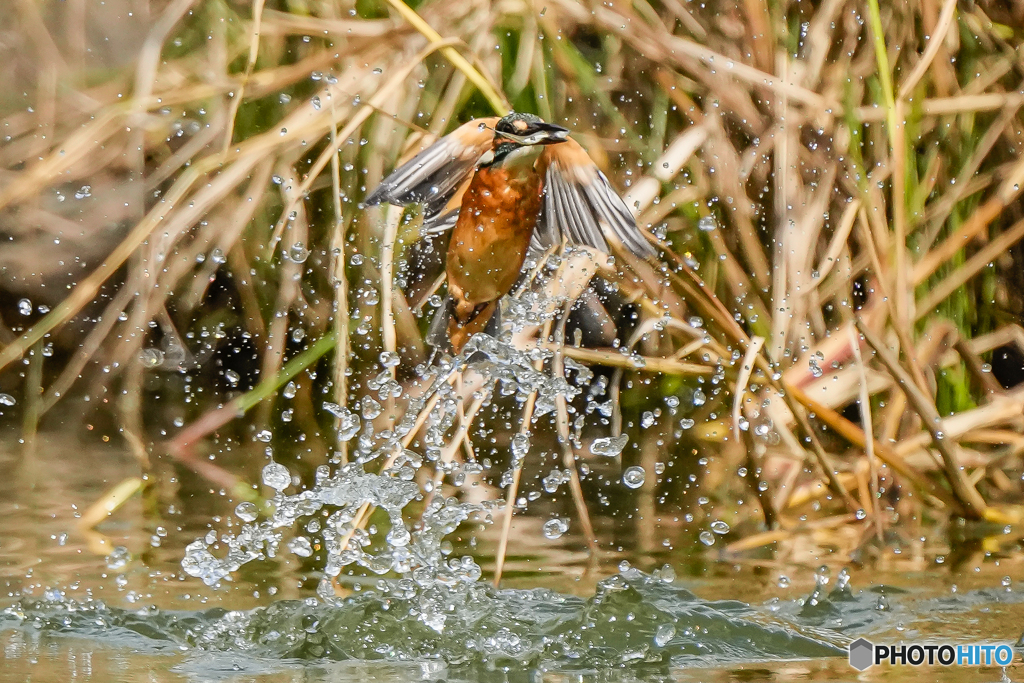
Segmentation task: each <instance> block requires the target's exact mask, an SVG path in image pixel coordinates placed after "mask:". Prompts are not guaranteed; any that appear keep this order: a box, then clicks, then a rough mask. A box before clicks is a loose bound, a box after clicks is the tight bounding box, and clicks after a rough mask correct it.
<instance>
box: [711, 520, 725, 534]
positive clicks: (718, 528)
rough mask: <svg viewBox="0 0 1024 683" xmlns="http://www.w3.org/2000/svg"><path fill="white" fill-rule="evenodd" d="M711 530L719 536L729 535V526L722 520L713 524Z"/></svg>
mask: <svg viewBox="0 0 1024 683" xmlns="http://www.w3.org/2000/svg"><path fill="white" fill-rule="evenodd" d="M711 530H712V531H714V532H715V533H716V534H718V535H719V536H722V535H725V534H727V533H729V525H728V524H726V523H725V522H723V521H722V520H720V519H717V520H715V521H714V522H711Z"/></svg>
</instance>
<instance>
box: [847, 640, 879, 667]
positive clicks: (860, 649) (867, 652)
mask: <svg viewBox="0 0 1024 683" xmlns="http://www.w3.org/2000/svg"><path fill="white" fill-rule="evenodd" d="M874 659H875V646H874V645H873V644H872V643H871V641H868V640H865V639H864V638H858V639H857V640H855V641H853V642H852V643H850V666H852V667H853V668H854V669H856V670H857V671H863V670H864V669H866V668H868V667H869V666H871V665H872V664H874V663H875V662H874Z"/></svg>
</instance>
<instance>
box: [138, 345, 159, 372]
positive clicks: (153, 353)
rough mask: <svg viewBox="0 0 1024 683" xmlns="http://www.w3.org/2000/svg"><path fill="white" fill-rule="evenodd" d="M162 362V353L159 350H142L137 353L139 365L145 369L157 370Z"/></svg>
mask: <svg viewBox="0 0 1024 683" xmlns="http://www.w3.org/2000/svg"><path fill="white" fill-rule="evenodd" d="M163 362H164V352H163V351H161V350H160V349H142V350H141V351H139V363H140V364H142V366H143V367H146V368H158V367H160V365H162V364H163Z"/></svg>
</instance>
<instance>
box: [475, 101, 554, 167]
mask: <svg viewBox="0 0 1024 683" xmlns="http://www.w3.org/2000/svg"><path fill="white" fill-rule="evenodd" d="M568 138H569V130H568V129H567V128H563V127H562V126H557V125H555V124H553V123H545V122H544V121H542V120H541V119H540V117H538V116H534V115H533V114H522V113H519V112H512V113H511V114H508V115H507V116H504V117H502V118H501V120H499V121H498V123H497V124H495V126H494V146H493V148H492V152H493V154H494V156H493V157H491V159H490V163H493V162H495V161H501V160H503V159H505V158H506V157H508V155H509V154H511V153H513V152H515V151H516V150H519V149H522V148H524V147H532V146H534V145H553V144H557V143H559V142H565V141H566V140H567V139H568ZM488 156H490V155H488Z"/></svg>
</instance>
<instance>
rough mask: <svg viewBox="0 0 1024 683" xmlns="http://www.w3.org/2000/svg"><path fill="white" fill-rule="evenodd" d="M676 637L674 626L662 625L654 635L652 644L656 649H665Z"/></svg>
mask: <svg viewBox="0 0 1024 683" xmlns="http://www.w3.org/2000/svg"><path fill="white" fill-rule="evenodd" d="M675 635H676V627H675V624H662V625H661V626H659V627H658V630H657V632H655V634H654V644H655V645H657V646H658V647H665V646H666V645H668V644H669V641H670V640H672V639H673V638H674V637H675Z"/></svg>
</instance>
